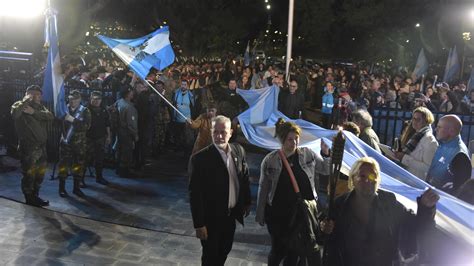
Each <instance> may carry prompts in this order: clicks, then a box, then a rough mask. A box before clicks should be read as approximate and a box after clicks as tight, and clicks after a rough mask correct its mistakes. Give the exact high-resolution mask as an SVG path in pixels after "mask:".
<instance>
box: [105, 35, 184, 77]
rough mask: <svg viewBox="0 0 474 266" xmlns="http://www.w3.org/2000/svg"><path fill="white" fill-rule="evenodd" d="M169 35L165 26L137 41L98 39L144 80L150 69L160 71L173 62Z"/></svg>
mask: <svg viewBox="0 0 474 266" xmlns="http://www.w3.org/2000/svg"><path fill="white" fill-rule="evenodd" d="M169 35H170V32H169V29H168V27H167V26H166V27H163V28H161V29H158V30H156V31H154V32H152V33H150V34H148V35H146V36H143V37H140V38H137V39H112V38H109V37H106V36H103V35H99V36H98V37H99V39H100V40H101V41H103V42H104V43H105V44H106V45H107V46H109V47H110V48H111V49H112V51H113V52H114V53H115V54H116V55H117V56H118V57H120V59H122V61H123V62H125V63H126V64H127V65H128V66H129V67H130V68H131V69H132V70H133V71H134V72H135V73H136V74H137V75H138V76H140V77H141V78H142V79H145V77H146V76H147V75H148V72H150V69H151V68H152V67H154V68H156V69H158V70H160V71H161V70H163V69H164V68H166V67H167V66H169V65H171V64H172V63H173V62H174V59H175V55H174V51H173V48H172V47H171V43H170V39H169Z"/></svg>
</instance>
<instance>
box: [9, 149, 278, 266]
mask: <svg viewBox="0 0 474 266" xmlns="http://www.w3.org/2000/svg"><path fill="white" fill-rule="evenodd" d="M262 156H263V155H261V154H255V153H250V154H249V157H250V158H251V161H252V162H253V163H252V165H251V174H252V175H253V176H254V177H256V176H257V175H258V165H259V164H260V161H261V159H262ZM7 163H8V164H15V163H17V162H15V161H12V160H7ZM149 169H150V170H149V171H147V172H146V173H145V175H144V176H143V177H141V178H137V179H124V178H119V177H116V176H115V173H114V172H113V171H112V170H107V171H106V174H105V176H106V177H107V179H108V180H109V181H111V184H110V185H109V186H102V185H99V184H96V183H95V182H94V180H95V179H94V178H92V177H87V178H86V182H87V184H88V188H86V189H84V192H85V194H86V195H87V197H86V198H84V199H80V198H77V197H75V196H70V197H68V198H66V199H63V198H60V197H59V195H58V193H57V190H58V187H57V186H58V181H57V180H49V177H50V173H48V174H47V177H46V179H45V182H44V184H43V188H42V190H41V195H42V196H43V197H44V198H46V199H48V200H50V202H51V206H49V207H48V208H47V209H40V208H34V207H30V206H26V205H24V204H22V203H20V202H23V200H24V199H23V195H22V194H21V190H20V174H19V172H17V171H15V172H9V173H3V174H1V175H0V196H1V197H3V198H2V199H0V213H1V214H2V215H1V216H0V264H1V263H4V264H16V265H31V264H33V265H34V264H53V265H75V264H77V265H91V264H100V265H104V264H113V265H134V264H140V265H143V264H152V265H177V264H179V265H192V264H199V260H200V252H201V250H200V249H201V247H200V243H199V241H198V239H197V238H195V237H194V229H193V226H192V220H191V215H190V211H189V203H188V199H187V176H186V162H184V161H183V160H182V159H181V157H179V156H178V155H177V154H170V155H169V156H167V157H165V158H163V159H161V160H158V161H157V162H155V163H154V164H153V165H152V166H151V167H150V168H149ZM71 183H72V179H69V180H68V184H67V185H68V186H67V190H68V191H69V192H71V191H72V184H71ZM256 190H257V185H256V184H255V183H254V184H253V185H252V195H253V198H254V200H255V197H256ZM70 195H72V193H70ZM8 199H13V200H14V201H12V200H8ZM15 201H18V202H15ZM254 207H255V204H254ZM254 220H255V213H254V212H253V213H252V214H251V215H250V216H249V217H248V218H247V219H246V225H245V228H242V227H241V226H239V227H238V229H237V233H236V237H235V242H234V248H233V250H232V252H231V254H230V258H229V259H228V265H263V264H265V262H266V256H267V254H268V252H269V237H268V234H267V231H266V229H265V228H264V227H260V226H259V225H257V224H256V223H255V221H254Z"/></svg>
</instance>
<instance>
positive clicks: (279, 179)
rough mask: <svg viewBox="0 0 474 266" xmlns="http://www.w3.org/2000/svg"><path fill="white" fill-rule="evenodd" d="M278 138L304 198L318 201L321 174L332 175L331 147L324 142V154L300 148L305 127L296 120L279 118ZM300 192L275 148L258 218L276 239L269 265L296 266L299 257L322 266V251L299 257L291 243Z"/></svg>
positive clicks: (267, 161)
mask: <svg viewBox="0 0 474 266" xmlns="http://www.w3.org/2000/svg"><path fill="white" fill-rule="evenodd" d="M275 128H276V129H275V132H276V134H275V135H276V137H278V139H279V141H280V142H281V145H282V147H281V150H282V151H283V154H284V156H286V158H287V160H288V163H289V165H290V167H291V169H292V171H293V173H294V175H295V179H296V182H297V183H298V186H299V188H300V193H301V196H302V198H303V199H307V200H314V199H317V198H318V196H317V194H316V186H317V185H316V184H317V181H318V178H319V176H318V175H319V174H324V175H328V174H329V164H330V158H329V147H328V146H327V145H325V144H324V143H323V142H321V155H322V156H321V155H319V154H317V153H315V152H313V151H312V150H310V149H309V148H299V147H298V144H299V138H300V135H301V129H300V128H299V127H298V125H296V124H294V123H292V122H285V121H284V120H283V119H281V118H280V119H279V120H278V122H277V124H276V127H275ZM296 200H297V195H296V193H295V191H294V189H293V186H292V183H291V179H290V175H289V174H288V171H287V170H286V168H284V165H283V163H282V160H281V159H280V157H279V151H278V150H276V151H273V152H271V153H269V154H267V156H266V157H265V158H264V159H263V161H262V165H261V172H260V186H259V189H258V199H257V214H256V221H257V222H258V223H259V224H260V225H262V226H263V225H264V224H265V223H266V224H267V229H268V232H269V233H270V236H271V240H272V248H271V251H270V254H269V255H268V265H269V266H273V265H279V264H280V262H281V261H282V260H284V265H296V264H297V261H298V260H302V259H308V260H314V262H311V263H312V264H311V265H318V264H319V261H320V257H319V254H315V255H314V258H313V257H311V258H299V257H298V255H297V254H296V253H295V252H294V251H293V250H291V247H289V246H288V243H287V241H286V240H287V239H288V237H289V233H288V232H289V231H290V228H289V223H290V217H291V214H292V210H293V209H294V208H295V203H296Z"/></svg>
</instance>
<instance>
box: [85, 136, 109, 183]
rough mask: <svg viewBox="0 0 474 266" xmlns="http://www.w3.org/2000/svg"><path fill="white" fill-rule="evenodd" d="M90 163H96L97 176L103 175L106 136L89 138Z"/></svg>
mask: <svg viewBox="0 0 474 266" xmlns="http://www.w3.org/2000/svg"><path fill="white" fill-rule="evenodd" d="M87 144H88V147H87V148H88V149H87V153H88V157H89V161H88V165H92V163H93V165H94V167H95V175H96V177H102V170H103V169H104V156H105V136H104V137H99V138H88V139H87Z"/></svg>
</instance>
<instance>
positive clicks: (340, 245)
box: [326, 190, 436, 266]
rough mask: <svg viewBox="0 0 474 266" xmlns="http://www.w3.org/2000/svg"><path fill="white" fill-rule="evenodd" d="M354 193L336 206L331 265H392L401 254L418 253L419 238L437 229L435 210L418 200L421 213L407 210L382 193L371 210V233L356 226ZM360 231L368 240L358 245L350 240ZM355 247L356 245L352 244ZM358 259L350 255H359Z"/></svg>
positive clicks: (379, 191)
mask: <svg viewBox="0 0 474 266" xmlns="http://www.w3.org/2000/svg"><path fill="white" fill-rule="evenodd" d="M354 193H355V192H354V191H352V192H349V193H346V194H344V195H341V196H340V197H339V198H337V199H336V201H335V204H334V212H333V214H334V215H333V217H331V218H330V219H332V220H334V221H335V225H334V231H333V232H332V234H331V235H330V236H329V241H328V246H327V247H326V248H327V255H328V262H329V264H328V265H334V266H339V265H344V266H347V265H354V266H356V265H364V266H370V265H392V262H393V261H397V259H398V257H397V256H398V250H399V249H401V251H402V253H403V252H405V253H406V252H407V251H409V253H413V252H414V251H416V236H417V235H420V233H423V232H425V230H429V229H430V228H433V227H434V225H435V222H434V215H435V211H436V209H435V207H433V208H426V207H424V206H423V205H422V204H420V202H419V201H420V198H418V213H417V214H416V215H415V214H414V213H413V211H411V210H408V209H406V208H405V207H404V206H403V205H402V204H401V203H400V202H398V201H397V199H396V198H395V195H394V194H393V193H390V192H387V191H383V190H378V191H377V193H378V195H377V196H376V198H375V199H374V201H373V203H372V206H371V210H372V212H371V214H370V215H371V216H370V218H369V225H368V226H367V231H366V232H364V231H360V230H362V229H361V228H357V227H356V226H355V222H354V218H353V216H352V215H351V213H352V212H351V210H350V209H351V204H350V202H351V199H353V197H354V196H355V195H354ZM354 230H357V231H359V232H361V233H359V234H362V235H364V237H365V240H364V241H360V243H356V242H355V241H352V240H353V239H349V237H350V236H351V235H355V234H358V233H354V232H355V231H354ZM351 243H352V244H351ZM359 249H360V250H363V251H364V252H363V253H360V254H358V255H356V256H351V255H350V254H355V253H357V250H359Z"/></svg>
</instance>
